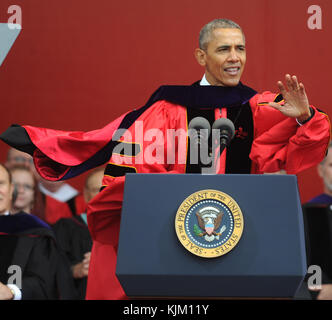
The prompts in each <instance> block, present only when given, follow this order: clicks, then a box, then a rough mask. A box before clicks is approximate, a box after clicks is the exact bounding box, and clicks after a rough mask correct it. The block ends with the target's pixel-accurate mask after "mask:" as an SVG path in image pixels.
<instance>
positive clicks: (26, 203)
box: [12, 169, 35, 213]
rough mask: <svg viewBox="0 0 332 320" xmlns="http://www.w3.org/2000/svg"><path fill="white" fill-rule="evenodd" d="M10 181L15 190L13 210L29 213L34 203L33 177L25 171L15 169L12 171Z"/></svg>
mask: <svg viewBox="0 0 332 320" xmlns="http://www.w3.org/2000/svg"><path fill="white" fill-rule="evenodd" d="M12 179H13V185H14V186H15V188H16V190H17V198H16V200H15V203H14V209H15V210H22V211H25V212H27V213H29V212H30V210H31V208H32V205H33V201H34V188H35V182H34V180H33V175H32V173H30V172H28V171H26V170H21V169H16V170H14V171H12Z"/></svg>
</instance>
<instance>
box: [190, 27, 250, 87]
mask: <svg viewBox="0 0 332 320" xmlns="http://www.w3.org/2000/svg"><path fill="white" fill-rule="evenodd" d="M196 58H197V60H198V63H199V64H200V65H202V66H204V67H205V76H206V79H207V81H208V82H209V83H210V84H211V85H214V86H226V87H233V86H236V85H237V84H238V83H239V81H240V79H241V75H242V72H243V69H244V66H245V63H246V50H245V42H244V37H243V34H242V31H241V30H240V29H224V28H219V29H215V30H213V32H212V35H211V39H210V41H209V43H208V45H207V49H206V50H201V49H196Z"/></svg>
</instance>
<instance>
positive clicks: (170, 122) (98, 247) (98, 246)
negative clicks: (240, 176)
mask: <svg viewBox="0 0 332 320" xmlns="http://www.w3.org/2000/svg"><path fill="white" fill-rule="evenodd" d="M275 97H276V95H275V94H272V93H270V92H265V93H263V94H258V95H256V96H254V97H253V98H252V99H251V100H250V107H251V109H252V113H253V122H254V140H253V143H252V148H251V153H250V158H251V160H252V168H251V173H254V174H255V173H264V172H269V173H271V172H276V171H279V170H285V171H286V172H287V173H289V174H296V173H298V172H300V171H302V170H305V169H307V168H309V167H311V166H313V165H316V164H318V163H319V162H320V161H321V160H322V159H323V158H324V156H325V153H326V150H327V146H328V143H329V140H330V129H329V128H330V125H329V120H328V117H327V116H326V114H324V113H322V112H320V111H318V110H317V109H316V108H314V107H313V106H312V108H313V109H314V110H315V114H314V117H313V118H312V119H311V120H310V121H308V122H307V123H305V124H304V125H302V126H300V125H299V124H298V123H297V122H296V120H295V119H293V118H288V117H285V116H283V115H282V114H281V113H280V112H279V111H277V110H275V109H272V108H271V107H269V106H267V103H266V102H268V101H274V99H275ZM223 111H225V110H222V112H219V110H216V112H215V117H216V119H217V118H219V117H221V116H222V115H223ZM224 115H225V116H226V114H225V112H224ZM138 120H141V121H142V123H144V131H148V130H149V129H156V128H157V129H160V130H161V131H163V132H164V131H165V128H183V129H186V126H187V117H186V109H185V108H183V107H182V106H179V105H173V104H170V103H169V102H166V101H159V102H157V103H155V104H154V105H153V106H152V107H151V108H150V109H149V110H148V112H147V111H146V112H145V113H144V114H143V115H142V116H141V117H140V118H139V119H138ZM129 131H134V129H133V128H129ZM132 136H133V137H134V138H133V139H134V140H133V141H134V142H136V143H139V144H141V146H142V149H143V150H146V149H147V148H148V147H149V145H151V144H152V143H153V142H151V141H150V142H147V141H139V140H137V139H136V140H135V138H136V137H135V135H134V132H132ZM185 141H187V140H186V139H185ZM164 142H165V141H164ZM165 145H166V143H163V144H162V147H164V146H165ZM186 150H187V147H186V145H182V146H181V147H180V143H179V144H178V145H177V146H175V159H179V161H178V162H176V163H175V164H172V165H169V164H149V165H147V164H146V163H144V162H143V164H137V163H136V162H135V160H136V158H131V159H130V160H132V161H128V163H129V164H128V163H127V164H126V163H124V164H123V166H125V167H127V168H128V167H132V168H135V170H136V172H140V173H185V168H186V165H185V159H186ZM164 154H167V152H166V150H165V153H164ZM225 155H226V154H225V153H224V157H221V158H220V166H219V172H218V173H220V174H222V173H224V172H225V160H226V159H225ZM120 158H121V159H120ZM121 160H123V156H122V155H118V154H113V156H112V157H111V159H110V161H109V163H110V164H112V165H114V164H116V163H119V161H121ZM127 160H128V159H127ZM137 160H138V159H137ZM180 160H182V161H180ZM181 163H182V164H181ZM124 180H125V179H124V177H123V176H121V177H112V176H109V175H105V177H104V180H103V185H104V186H106V188H105V189H104V190H102V191H101V192H100V193H99V194H98V195H97V197H96V198H94V199H93V201H92V202H91V203H89V205H88V213H89V216H88V221H89V226H90V231H91V235H92V237H93V239H94V247H93V250H92V256H91V259H92V260H91V261H93V263H92V264H91V266H90V273H89V279H88V291H87V299H124V298H126V296H125V294H124V292H123V290H122V288H121V286H120V284H119V282H118V280H117V278H116V276H115V266H116V251H117V246H118V236H119V225H120V212H121V206H122V198H123V187H124ZM106 266H107V267H106Z"/></svg>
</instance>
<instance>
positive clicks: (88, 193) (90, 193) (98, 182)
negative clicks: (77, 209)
mask: <svg viewBox="0 0 332 320" xmlns="http://www.w3.org/2000/svg"><path fill="white" fill-rule="evenodd" d="M103 177H104V172H103V171H97V172H95V173H94V174H93V175H91V176H90V177H89V178H88V179H89V180H88V181H87V183H86V186H85V187H84V199H85V201H86V202H87V203H88V202H89V201H90V200H91V199H92V198H94V197H95V196H96V195H97V194H98V193H99V190H100V188H101V186H102V181H103Z"/></svg>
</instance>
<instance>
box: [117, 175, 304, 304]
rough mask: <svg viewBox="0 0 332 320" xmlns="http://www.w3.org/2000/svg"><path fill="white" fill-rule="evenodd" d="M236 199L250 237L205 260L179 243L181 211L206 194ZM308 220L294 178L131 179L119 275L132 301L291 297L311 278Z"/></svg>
mask: <svg viewBox="0 0 332 320" xmlns="http://www.w3.org/2000/svg"><path fill="white" fill-rule="evenodd" d="M207 189H209V190H218V191H220V192H223V193H225V194H227V195H229V196H230V197H232V199H234V200H235V201H236V203H237V204H238V205H239V207H240V208H241V211H242V215H243V223H244V224H243V232H242V235H241V238H240V240H239V241H238V243H237V244H236V246H235V247H234V248H233V249H232V250H231V251H229V252H228V253H226V254H224V255H222V256H218V257H214V258H205V257H201V256H197V255H195V254H193V253H191V252H189V251H188V250H187V249H186V248H185V247H184V246H183V245H182V244H181V242H180V241H179V238H178V237H177V233H176V230H175V218H176V214H177V210H178V209H179V206H180V205H181V204H182V203H183V201H184V200H185V199H186V198H187V197H188V196H190V195H192V194H194V193H195V192H197V191H200V190H207ZM306 268H307V265H306V252H305V237H304V227H303V215H302V209H301V203H300V199H299V194H298V188H297V178H296V176H294V175H285V176H283V175H199V174H127V175H126V182H125V189H124V199H123V208H122V217H121V227H120V237H119V247H118V258H117V267H116V275H117V277H118V279H119V281H120V283H121V285H122V287H123V289H124V291H125V292H126V294H127V295H128V296H129V297H142V298H143V297H150V298H151V297H156V298H158V297H161V298H166V297H171V298H176V297H179V298H180V297H181V298H217V297H233V298H240V297H246V298H292V297H294V295H295V293H296V291H297V289H298V288H299V287H300V285H301V284H302V281H303V279H304V277H305V275H306Z"/></svg>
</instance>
